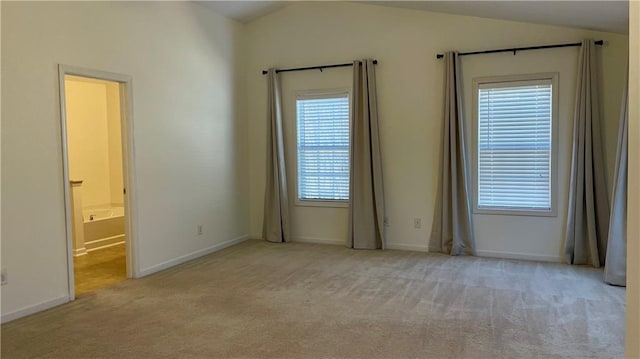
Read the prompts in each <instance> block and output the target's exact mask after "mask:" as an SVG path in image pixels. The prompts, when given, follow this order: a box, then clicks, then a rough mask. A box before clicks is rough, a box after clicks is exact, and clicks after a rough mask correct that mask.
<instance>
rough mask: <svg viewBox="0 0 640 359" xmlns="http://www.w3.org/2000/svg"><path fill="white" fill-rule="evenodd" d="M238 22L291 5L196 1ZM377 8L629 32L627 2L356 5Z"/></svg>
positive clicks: (373, 3) (410, 2) (422, 2)
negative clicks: (376, 6) (394, 8)
mask: <svg viewBox="0 0 640 359" xmlns="http://www.w3.org/2000/svg"><path fill="white" fill-rule="evenodd" d="M198 2H199V3H200V4H202V5H204V6H207V7H209V8H210V9H212V10H214V11H216V12H218V13H220V14H222V15H224V16H227V17H230V18H233V19H236V20H238V21H241V22H251V21H253V20H255V19H257V18H259V17H261V16H264V15H266V14H269V13H271V12H274V11H276V10H278V9H280V8H282V7H284V6H287V5H288V4H290V3H292V2H293V1H198ZM357 2H362V3H367V4H372V5H378V6H388V7H400V8H407V9H415V10H422V11H433V12H442V13H449V14H458V15H467V16H477V17H486V18H493V19H502V20H513V21H522V22H531V23H538V24H548V25H559V26H569V27H578V28H584V29H591V30H599V31H608V32H617V33H623V34H626V33H628V31H629V2H628V1H578V0H573V1H357Z"/></svg>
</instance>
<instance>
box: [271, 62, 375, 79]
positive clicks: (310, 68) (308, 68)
mask: <svg viewBox="0 0 640 359" xmlns="http://www.w3.org/2000/svg"><path fill="white" fill-rule="evenodd" d="M373 64H374V65H377V64H378V60H373ZM348 66H353V62H349V63H347V64H334V65H319V66H309V67H294V68H290V69H281V70H280V69H277V70H276V73H280V72H291V71H306V70H320V71H322V70H323V69H330V68H334V67H348ZM268 73H269V71H268V70H262V74H263V75H266V74H268Z"/></svg>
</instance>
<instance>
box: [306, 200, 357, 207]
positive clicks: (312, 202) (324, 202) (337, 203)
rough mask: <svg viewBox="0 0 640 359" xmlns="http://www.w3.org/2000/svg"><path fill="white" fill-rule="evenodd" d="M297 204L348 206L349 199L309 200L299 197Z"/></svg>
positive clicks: (307, 205)
mask: <svg viewBox="0 0 640 359" xmlns="http://www.w3.org/2000/svg"><path fill="white" fill-rule="evenodd" d="M296 206H300V207H332V208H348V207H349V201H337V200H335V201H334V200H320V199H314V200H308V199H297V200H296Z"/></svg>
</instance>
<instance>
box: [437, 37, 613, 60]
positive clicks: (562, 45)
mask: <svg viewBox="0 0 640 359" xmlns="http://www.w3.org/2000/svg"><path fill="white" fill-rule="evenodd" d="M595 44H596V45H600V46H602V45H603V44H604V40H598V41H596V42H595ZM576 46H582V42H572V43H570V44H556V45H541V46H528V47H512V48H510V49H497V50H485V51H472V52H461V53H459V54H458V56H466V55H479V54H493V53H496V52H513V54H514V55H515V54H516V52H517V51H527V50H542V49H553V48H556V47H576ZM443 57H444V54H437V55H436V58H438V59H441V58H443Z"/></svg>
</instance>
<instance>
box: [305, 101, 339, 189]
mask: <svg viewBox="0 0 640 359" xmlns="http://www.w3.org/2000/svg"><path fill="white" fill-rule="evenodd" d="M296 107H297V117H298V141H297V142H298V198H299V199H303V200H304V199H319V200H348V199H349V97H348V95H347V94H340V95H336V97H330V98H307V99H298V100H297V103H296Z"/></svg>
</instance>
